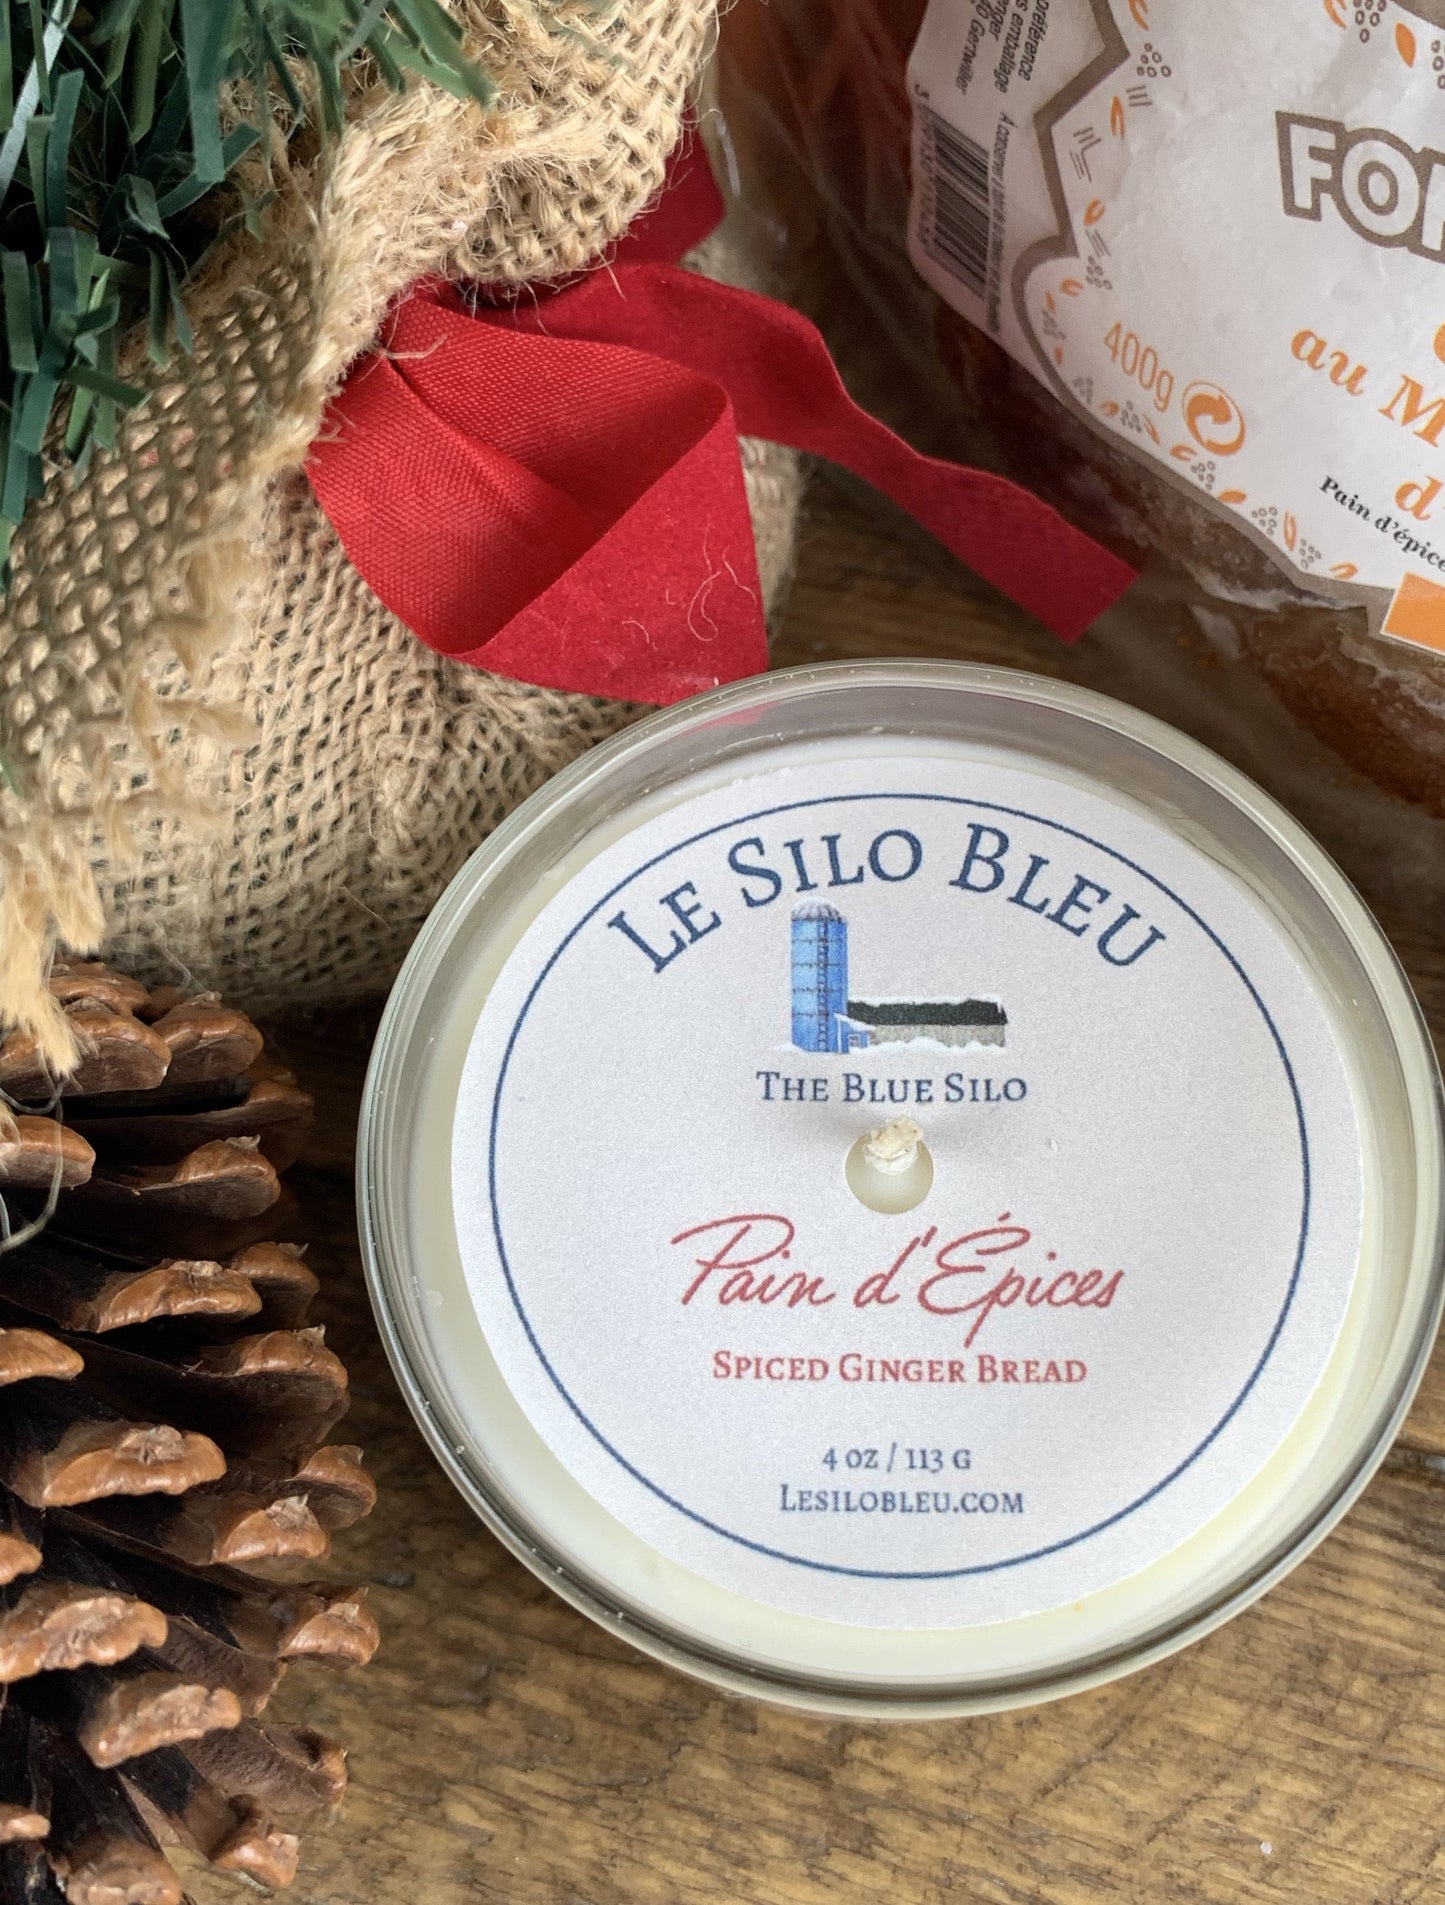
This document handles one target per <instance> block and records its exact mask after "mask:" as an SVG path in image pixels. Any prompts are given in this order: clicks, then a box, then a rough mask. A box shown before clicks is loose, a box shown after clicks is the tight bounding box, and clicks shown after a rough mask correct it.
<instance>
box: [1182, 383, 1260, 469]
mask: <svg viewBox="0 0 1445 1905" xmlns="http://www.w3.org/2000/svg"><path fill="white" fill-rule="evenodd" d="M1181 407H1182V409H1183V412H1184V427H1185V429H1186V430H1187V431H1188V432H1189V434H1190V436H1192V437H1193V439H1194V441H1195V442H1196V443H1197V444H1198V445H1199V447H1200V449H1201V450H1208V451H1209V452H1210V453H1211V455H1213V456H1233V455H1234V453H1235V451H1236V450H1239V449H1242V448H1243V447H1244V414H1243V412H1242V411H1241V410H1240V408H1239V405H1238V404H1237V403H1236V402H1235V401H1234V399H1233V397H1231V396H1230V394H1229V392H1228V391H1227V390H1224V389H1222V388H1221V386H1220V385H1218V384H1211V383H1204V382H1200V383H1194V384H1191V385H1190V386H1189V388H1188V390H1186V391H1185V393H1184V398H1183V403H1182V406H1181Z"/></svg>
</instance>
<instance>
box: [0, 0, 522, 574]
mask: <svg viewBox="0 0 1445 1905" xmlns="http://www.w3.org/2000/svg"><path fill="white" fill-rule="evenodd" d="M358 59H369V60H370V61H371V62H372V63H373V66H374V69H375V71H377V72H378V73H379V74H380V75H381V76H382V77H383V78H384V79H385V80H386V81H387V82H388V83H389V84H391V85H393V86H396V87H401V86H404V85H406V84H407V83H408V82H409V81H410V80H412V79H418V78H419V79H423V80H427V81H430V82H432V83H433V84H436V85H438V86H441V87H443V88H445V89H446V90H447V91H448V92H451V93H455V94H457V95H459V96H461V97H467V98H473V99H476V100H479V101H481V102H482V103H486V101H487V100H488V98H489V97H490V93H491V89H490V86H489V84H488V81H487V79H486V77H485V75H484V74H482V73H481V72H479V71H478V70H477V68H476V67H475V66H474V65H473V64H472V62H471V61H470V60H469V59H468V58H467V56H466V54H465V53H464V51H463V49H462V45H461V34H460V29H459V28H458V26H457V23H456V21H455V20H454V19H453V18H452V17H451V16H450V14H448V13H447V12H446V11H445V9H444V8H443V7H442V6H441V4H440V0H93V4H89V5H86V4H83V0H0V304H3V322H0V366H3V369H0V539H3V544H4V546H5V547H7V548H8V544H9V539H10V537H11V535H12V534H13V532H14V530H15V528H16V526H17V525H18V524H19V522H20V520H21V517H22V515H23V514H24V511H25V507H26V504H27V503H28V501H29V500H30V499H31V498H32V497H34V496H37V495H38V494H39V493H40V491H41V488H42V486H43V482H44V474H45V457H46V455H47V454H50V453H53V451H54V450H55V448H56V447H57V443H59V442H63V446H64V451H65V453H66V454H67V455H68V456H70V457H72V458H74V459H76V460H77V461H83V460H84V458H85V457H86V456H87V455H88V454H89V452H90V450H91V448H92V446H93V445H94V444H96V443H100V444H102V445H106V446H109V445H111V444H113V443H114V440H115V431H116V422H117V416H118V412H119V410H120V408H121V407H122V406H124V405H127V404H131V403H134V402H136V401H137V400H138V399H139V397H140V394H141V393H140V392H139V391H138V390H137V389H136V388H135V387H134V386H133V385H131V384H128V383H126V382H125V381H124V380H123V379H122V378H121V377H120V376H119V375H118V373H117V340H118V338H119V337H120V335H121V334H122V333H123V332H125V331H126V330H128V329H129V327H130V326H132V325H133V324H140V323H144V324H145V326H146V331H147V336H148V339H149V346H150V353H151V356H152V357H153V358H154V359H155V360H156V361H157V362H164V361H165V358H166V356H167V353H168V351H169V349H170V348H171V345H172V342H174V343H175V344H176V345H178V346H179V347H180V348H181V349H182V350H186V349H188V348H189V344H190V326H189V324H188V322H187V319H186V313H185V307H184V303H183V301H182V295H181V285H182V281H183V279H184V277H185V274H186V272H187V271H188V270H189V269H190V267H191V266H192V265H193V264H194V263H195V262H196V260H197V259H198V258H199V257H200V256H201V255H202V254H203V253H204V252H205V250H206V249H207V248H208V247H209V245H211V244H212V243H214V242H215V239H216V236H217V221H216V218H215V217H214V215H211V216H207V215H206V214H207V212H208V211H209V207H207V206H206V205H205V204H204V201H206V199H207V198H208V195H209V194H211V193H212V192H213V191H214V190H215V188H216V187H217V186H219V185H221V184H222V183H223V182H224V181H225V180H226V179H227V178H229V177H230V176H231V175H232V174H233V173H234V172H235V169H236V167H237V166H238V165H239V164H240V162H241V160H242V159H243V158H244V157H245V156H246V155H247V154H248V153H250V152H251V151H252V150H253V149H254V148H256V147H258V146H259V147H260V150H261V155H262V157H263V159H264V158H265V157H266V155H268V154H269V153H270V151H271V150H272V142H273V140H274V139H275V138H277V137H278V136H282V137H286V136H294V134H295V132H296V131H297V129H298V128H300V127H301V126H303V125H305V124H306V123H307V117H308V115H307V109H306V105H305V100H306V98H307V97H311V98H314V100H315V102H316V107H315V111H316V114H317V116H319V119H320V121H321V130H322V131H323V132H325V133H332V134H334V133H335V132H336V131H337V130H339V128H340V125H341V121H342V113H343V101H344V90H343V87H344V78H345V73H346V70H347V68H348V66H349V65H350V64H351V63H352V62H353V61H356V60H358ZM308 69H309V73H310V76H311V78H312V79H313V80H314V84H313V85H307V84H304V83H298V80H302V81H304V79H305V77H306V75H307V72H308ZM234 82H240V84H236V83H234ZM223 105H224V107H225V108H226V110H224V111H223ZM258 209H259V208H258V207H257V205H256V204H255V203H254V199H253V200H252V201H250V202H247V200H246V199H245V197H244V195H243V196H242V200H241V210H242V212H243V213H244V214H245V216H246V217H247V219H248V222H250V223H251V224H252V225H253V227H254V224H255V219H256V214H257V211H258ZM57 416H58V417H59V418H60V421H61V424H62V425H63V430H62V429H58V428H56V427H55V420H56V418H57Z"/></svg>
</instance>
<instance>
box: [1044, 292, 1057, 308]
mask: <svg viewBox="0 0 1445 1905" xmlns="http://www.w3.org/2000/svg"><path fill="white" fill-rule="evenodd" d="M1044 308H1045V309H1046V310H1049V311H1057V310H1058V308H1059V307H1058V306H1057V305H1056V304H1055V303H1054V294H1053V292H1052V291H1046V292H1045V293H1044Z"/></svg>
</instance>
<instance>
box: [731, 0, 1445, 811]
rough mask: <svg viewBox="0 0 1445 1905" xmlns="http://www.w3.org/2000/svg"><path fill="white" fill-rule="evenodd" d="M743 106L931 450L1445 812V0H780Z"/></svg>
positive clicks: (748, 49)
mask: <svg viewBox="0 0 1445 1905" xmlns="http://www.w3.org/2000/svg"><path fill="white" fill-rule="evenodd" d="M723 103H724V114H725V119H726V123H727V126H728V129H729V133H730V136H731V137H732V138H733V140H734V144H735V145H736V146H737V147H738V148H739V149H740V150H741V151H742V153H743V157H744V162H746V158H747V155H748V151H749V147H750V145H751V146H752V147H754V148H755V149H756V154H757V157H758V159H759V165H758V168H757V169H758V172H759V174H760V175H765V176H766V177H767V178H768V179H769V180H770V182H771V189H772V190H773V191H774V192H775V193H777V194H779V195H781V197H782V198H783V199H786V201H787V202H786V203H785V204H779V205H775V206H774V208H773V224H774V228H775V229H776V228H779V227H780V226H781V227H785V228H786V229H787V232H788V236H789V242H790V244H791V246H792V248H793V250H794V252H795V253H802V252H804V251H806V250H807V249H808V248H809V244H810V243H812V244H813V245H814V248H815V249H817V250H821V249H823V248H830V249H831V250H832V251H833V252H834V253H835V255H841V256H842V258H843V264H842V266H841V272H842V277H843V279H844V280H845V281H846V283H847V285H848V287H849V291H850V294H851V295H852V297H853V298H854V299H855V300H856V301H859V302H860V303H861V304H862V305H863V306H864V307H866V308H868V309H869V311H870V313H871V316H872V318H873V324H872V327H871V328H872V341H873V345H874V349H875V351H877V352H882V353H883V354H884V355H885V356H887V358H888V360H889V363H890V366H891V368H890V371H889V377H890V378H891V379H892V381H893V382H894V383H895V384H907V385H910V386H911V387H912V391H913V394H914V397H915V399H916V400H917V407H916V411H915V414H914V415H913V416H912V417H908V416H903V417H902V418H901V419H900V420H901V421H902V422H903V423H904V425H905V427H912V428H914V430H915V432H919V433H923V434H925V435H930V436H932V438H933V442H932V443H931V444H930V447H944V448H948V449H951V450H953V451H954V453H958V452H959V451H960V449H966V448H967V447H968V446H967V444H966V441H965V438H964V436H963V432H964V429H965V427H966V424H967V423H968V421H970V420H971V421H972V422H973V423H975V424H979V425H982V426H983V427H984V429H985V431H986V433H987V438H988V441H989V444H990V446H991V448H992V450H993V451H994V453H995V454H996V455H997V457H998V458H999V459H1000V460H1001V461H1002V462H1003V464H1004V465H1005V467H1007V468H1008V469H1009V470H1010V472H1011V473H1012V474H1014V475H1016V476H1018V477H1020V478H1021V480H1023V481H1025V482H1027V483H1028V484H1029V485H1030V486H1031V487H1033V488H1035V489H1037V490H1039V491H1041V492H1042V493H1044V494H1045V495H1047V496H1048V497H1049V499H1050V500H1051V501H1054V502H1055V503H1057V504H1058V505H1059V507H1061V508H1062V509H1063V510H1064V511H1065V512H1066V513H1067V514H1069V515H1071V516H1072V517H1073V518H1074V519H1075V520H1076V521H1079V522H1080V523H1082V524H1083V526H1085V527H1086V528H1088V529H1090V530H1091V531H1092V532H1093V533H1094V534H1096V535H1098V536H1099V537H1100V538H1101V539H1102V540H1104V541H1107V542H1109V543H1110V544H1112V545H1113V546H1114V547H1116V548H1119V549H1121V550H1123V551H1124V552H1126V553H1129V554H1131V555H1133V556H1135V557H1136V558H1138V559H1140V560H1148V561H1150V562H1151V563H1153V564H1154V565H1155V566H1156V568H1157V567H1159V566H1163V567H1164V568H1166V569H1168V570H1170V571H1172V572H1173V573H1174V575H1175V576H1176V577H1177V578H1179V579H1180V580H1181V583H1182V584H1183V586H1184V588H1185V590H1186V593H1187V594H1188V595H1189V596H1190V598H1191V599H1192V601H1193V603H1194V605H1195V606H1196V608H1197V610H1198V613H1199V620H1200V623H1201V626H1203V627H1204V628H1205V629H1206V630H1208V631H1209V632H1210V633H1211V635H1212V638H1213V639H1216V640H1219V641H1221V642H1223V643H1227V644H1230V645H1233V646H1235V647H1236V648H1240V647H1242V649H1243V651H1244V652H1245V653H1246V654H1247V655H1248V656H1249V657H1250V659H1251V661H1252V663H1253V665H1254V667H1255V668H1256V669H1257V670H1258V672H1259V673H1260V674H1261V675H1262V676H1263V677H1264V679H1265V680H1266V681H1267V682H1268V683H1269V685H1270V687H1271V688H1272V689H1273V691H1274V692H1275V693H1276V694H1277V695H1278V696H1279V697H1280V699H1281V700H1282V701H1283V702H1284V703H1285V704H1286V705H1287V706H1288V707H1289V708H1291V709H1292V710H1293V711H1294V712H1295V713H1296V714H1297V715H1299V716H1300V717H1302V719H1303V720H1304V721H1305V722H1306V723H1308V725H1309V726H1310V727H1311V728H1313V729H1314V731H1315V733H1316V734H1317V735H1319V736H1320V737H1321V738H1323V739H1324V740H1325V741H1326V742H1328V743H1329V745H1330V746H1331V747H1332V748H1333V749H1334V750H1335V751H1336V752H1337V753H1338V754H1339V755H1341V756H1342V757H1343V758H1344V759H1345V761H1347V762H1348V763H1349V764H1350V766H1352V767H1353V768H1355V769H1357V770H1359V771H1360V772H1362V773H1364V774H1366V775H1368V776H1369V777H1370V779H1371V780H1373V781H1374V782H1375V783H1376V784H1377V785H1378V786H1379V787H1380V788H1383V789H1385V790H1386V791H1387V792H1389V793H1391V794H1393V795H1395V796H1398V797H1400V798H1403V799H1405V800H1407V801H1410V802H1413V803H1417V804H1418V805H1419V806H1420V807H1422V808H1423V809H1425V810H1426V811H1427V812H1428V813H1431V814H1435V815H1441V814H1445V269H1442V266H1445V151H1442V150H1439V149H1437V148H1441V147H1445V3H1442V0H1411V4H1409V5H1406V4H1404V0H1373V3H1372V4H1369V5H1360V6H1355V5H1349V4H1346V0H1274V4H1272V5H1271V6H1269V7H1264V8H1262V7H1260V6H1258V5H1257V4H1254V3H1253V0H1211V3H1210V4H1209V5H1208V6H1200V5H1197V4H1189V3H1188V0H929V4H928V5H927V6H926V7H924V6H923V5H922V4H921V3H920V0H771V4H770V6H769V7H768V8H767V9H766V10H762V9H759V10H757V11H756V12H754V13H752V14H751V15H749V12H748V10H747V7H746V4H745V6H744V10H743V12H742V14H741V15H740V16H739V17H738V20H737V24H736V28H735V31H734V33H733V37H732V39H731V41H728V40H726V39H725V42H724V68H723ZM810 203H811V208H812V209H811V210H810V209H808V206H809V204H810ZM810 233H811V238H810V236H809V234H810ZM910 280H911V282H910ZM920 285H926V286H927V287H928V291H929V293H931V294H932V295H931V296H930V295H927V294H924V295H922V296H920V295H919V292H918V289H917V287H918V286H920ZM845 369H850V372H851V373H852V374H856V372H854V371H853V369H852V366H850V364H849V362H848V357H847V355H846V354H845ZM940 371H941V372H942V373H943V375H942V377H940V376H939V373H940ZM866 394H869V395H870V396H871V395H872V394H873V393H872V392H869V393H866ZM941 419H947V421H946V422H944V421H941ZM950 435H952V436H953V438H954V441H951V442H941V441H940V436H942V437H948V436H950Z"/></svg>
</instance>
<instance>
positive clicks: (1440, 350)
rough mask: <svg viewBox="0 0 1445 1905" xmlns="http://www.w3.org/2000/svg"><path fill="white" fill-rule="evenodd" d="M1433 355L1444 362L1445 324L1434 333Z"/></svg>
mask: <svg viewBox="0 0 1445 1905" xmlns="http://www.w3.org/2000/svg"><path fill="white" fill-rule="evenodd" d="M1435 355H1436V356H1437V357H1438V358H1439V359H1440V361H1441V363H1442V364H1445V324H1442V325H1441V326H1440V328H1439V330H1438V331H1437V332H1436V333H1435Z"/></svg>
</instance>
